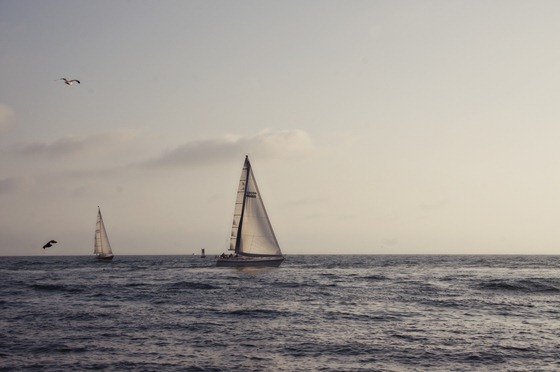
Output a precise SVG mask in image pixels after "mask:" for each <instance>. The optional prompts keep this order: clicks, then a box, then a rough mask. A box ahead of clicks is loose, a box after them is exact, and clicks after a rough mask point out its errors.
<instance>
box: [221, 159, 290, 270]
mask: <svg viewBox="0 0 560 372" xmlns="http://www.w3.org/2000/svg"><path fill="white" fill-rule="evenodd" d="M229 250H230V251H233V253H231V254H230V255H226V254H222V255H221V256H220V257H218V260H217V261H216V266H267V267H278V266H280V264H281V263H282V261H284V256H282V251H281V250H280V245H279V244H278V241H277V240H276V236H275V235H274V230H273V229H272V225H271V224H270V220H269V219H268V215H267V213H266V209H265V208H264V203H263V200H262V198H261V194H260V192H259V188H258V187H257V181H256V180H255V175H254V173H253V169H252V168H251V163H250V162H249V156H245V163H244V164H243V170H242V172H241V178H240V180H239V188H238V189H237V199H236V201H235V210H234V212H233V226H232V229H231V238H230V247H229Z"/></svg>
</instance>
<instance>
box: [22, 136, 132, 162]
mask: <svg viewBox="0 0 560 372" xmlns="http://www.w3.org/2000/svg"><path fill="white" fill-rule="evenodd" d="M128 138H130V133H129V132H127V131H115V132H110V133H101V134H96V135H92V136H85V137H84V136H68V137H65V138H61V139H58V140H56V141H54V142H52V143H45V142H34V143H30V144H27V145H22V146H19V147H18V148H17V149H16V152H18V153H20V154H22V155H27V156H33V157H44V156H46V157H50V158H58V157H65V156H74V155H78V154H81V153H85V152H90V151H96V150H106V149H107V146H108V145H110V144H114V143H121V142H123V141H126V140H127V139H128Z"/></svg>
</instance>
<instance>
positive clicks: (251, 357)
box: [0, 255, 560, 371]
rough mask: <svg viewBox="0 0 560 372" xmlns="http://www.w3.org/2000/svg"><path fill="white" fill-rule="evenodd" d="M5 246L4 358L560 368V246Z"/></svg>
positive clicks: (335, 367) (0, 309)
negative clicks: (226, 255) (280, 249)
mask: <svg viewBox="0 0 560 372" xmlns="http://www.w3.org/2000/svg"><path fill="white" fill-rule="evenodd" d="M213 265H214V260H213V259H212V258H206V259H201V258H200V257H198V256H117V257H116V258H115V260H114V261H113V262H97V261H95V260H94V259H93V257H81V256H76V257H54V256H37V257H2V258H1V259H0V369H1V370H22V371H33V370H41V371H51V370H53V371H60V370H88V369H97V370H111V371H113V370H141V371H190V370H192V371H473V370H475V371H476V370H479V371H486V370H493V371H553V370H560V256H375V255H371V256H343V255H341V256H310V255H309V256H308V255H302V256H288V257H287V259H286V261H285V262H284V263H283V264H282V266H281V267H280V268H274V269H266V268H265V269H235V268H216V267H214V266H213Z"/></svg>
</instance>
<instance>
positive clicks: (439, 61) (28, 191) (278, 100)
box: [0, 0, 560, 256]
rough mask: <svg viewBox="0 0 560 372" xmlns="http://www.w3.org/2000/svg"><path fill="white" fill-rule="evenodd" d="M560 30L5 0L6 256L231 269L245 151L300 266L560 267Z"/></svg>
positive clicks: (412, 14) (441, 9)
mask: <svg viewBox="0 0 560 372" xmlns="http://www.w3.org/2000/svg"><path fill="white" fill-rule="evenodd" d="M559 13H560V2H557V1H545V0H543V1H517V0H507V1H499V0H498V1H478V0H476V1H460V0H458V1H447V0H441V1H400V0H397V1H383V0H379V1H352V0H351V1H332V0H317V1H316V0H306V1H301V0H297V1H295V0H287V1H257V0H252V1H247V0H239V1H226V0H211V1H208V0H201V1H170V0H162V1H141V0H130V1H123V0H99V1H83V0H77V1H76V0H71V1H65V0H46V1H36V0H34V1H29V0H18V1H7V0H0V255H43V254H45V255H89V254H92V253H93V238H94V230H95V221H96V215H97V207H98V206H99V207H101V211H102V213H103V217H104V221H105V225H106V227H107V230H108V235H109V239H110V241H111V245H112V247H113V251H114V253H115V254H116V255H117V256H118V255H134V254H192V253H199V252H200V249H201V248H205V249H206V252H207V254H208V253H209V254H219V253H221V252H224V251H225V250H226V249H227V247H228V244H229V243H228V239H229V235H230V231H231V223H232V217H233V216H232V214H233V209H234V203H235V196H236V191H237V185H238V182H239V177H240V174H241V168H242V165H243V160H244V158H245V155H246V154H248V155H249V157H250V159H251V163H252V165H253V170H254V172H255V176H256V179H257V182H258V184H259V188H260V191H261V194H262V198H263V200H264V202H265V205H266V208H267V211H268V215H269V217H270V219H271V223H272V226H273V227H274V230H275V232H276V236H277V238H278V241H279V243H280V245H281V248H282V251H283V253H285V254H287V255H290V254H558V253H560V230H559V229H558V228H557V222H558V221H560V172H559V169H560V145H559V143H560V125H559V119H560V105H559V104H558V97H559V93H560V68H559V66H560V65H559V64H558V61H559V60H560V48H558V46H559V45H560V22H558V16H557V15H558V14H559ZM62 77H66V78H69V79H78V80H80V82H81V84H79V85H78V84H74V85H72V86H67V85H65V84H64V83H63V82H62V81H60V80H57V79H60V78H62ZM50 239H55V240H57V241H58V244H57V245H55V246H54V247H53V248H51V249H49V250H47V251H43V249H42V248H41V247H42V245H43V244H44V243H45V242H47V241H48V240H50Z"/></svg>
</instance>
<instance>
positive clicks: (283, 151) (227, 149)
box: [141, 130, 313, 168]
mask: <svg viewBox="0 0 560 372" xmlns="http://www.w3.org/2000/svg"><path fill="white" fill-rule="evenodd" d="M312 151H313V143H312V141H311V138H310V137H309V135H308V134H307V133H306V132H304V131H302V130H285V131H270V130H265V131H263V132H260V133H258V134H256V135H253V136H245V137H243V136H232V135H228V136H224V137H222V138H218V139H209V140H205V141H193V142H188V143H185V144H183V145H181V146H179V147H176V148H174V149H171V150H167V151H165V152H164V153H163V154H162V155H161V156H159V157H157V158H155V159H152V160H149V161H146V162H144V163H142V164H141V165H142V166H145V167H150V168H164V167H188V166H193V165H205V164H211V163H216V162H219V161H222V160H225V159H229V158H231V157H236V156H239V154H251V155H256V156H259V157H262V158H270V157H278V156H282V157H290V156H301V155H305V154H308V153H310V152H312Z"/></svg>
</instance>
